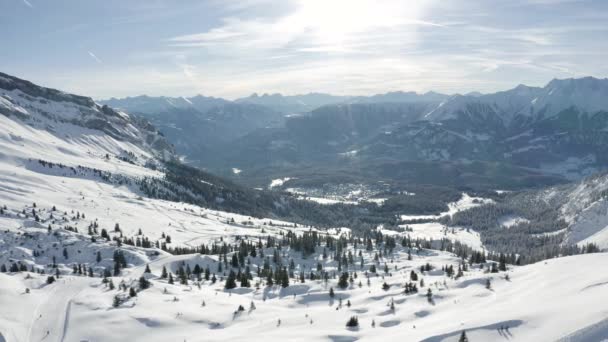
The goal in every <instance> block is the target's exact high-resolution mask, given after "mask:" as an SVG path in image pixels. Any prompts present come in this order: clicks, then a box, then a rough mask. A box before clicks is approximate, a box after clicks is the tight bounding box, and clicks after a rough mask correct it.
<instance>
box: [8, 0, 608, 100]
mask: <svg viewBox="0 0 608 342" xmlns="http://www.w3.org/2000/svg"><path fill="white" fill-rule="evenodd" d="M0 37H2V38H1V39H0V44H1V45H0V71H2V72H5V73H8V74H11V75H14V76H17V77H20V78H24V79H27V80H30V81H32V82H34V83H37V84H41V85H44V86H48V87H53V88H58V89H61V90H64V91H69V92H73V93H77V94H82V95H87V96H91V97H93V98H96V99H104V98H109V97H125V96H136V95H141V94H147V95H150V96H160V95H163V96H192V95H196V94H203V95H206V96H216V97H225V98H228V99H234V98H238V97H244V96H248V95H250V94H251V93H254V92H257V93H260V94H261V93H282V94H302V93H309V92H326V93H332V94H336V95H371V94H377V93H385V92H388V91H398V90H402V91H417V92H426V91H431V90H433V91H437V92H442V93H449V94H452V93H467V92H470V91H480V92H483V93H487V92H494V91H498V90H505V89H509V88H513V87H515V86H516V85H518V84H526V85H530V86H543V85H545V84H546V83H547V82H549V81H550V80H551V79H553V78H570V77H582V76H594V77H600V78H604V77H607V76H608V63H606V61H607V60H608V1H606V0H509V1H504V0H239V1H232V0H199V1H195V0H179V1H177V0H176V1H171V0H129V1H125V0H103V1H101V0H88V1H83V0H0Z"/></svg>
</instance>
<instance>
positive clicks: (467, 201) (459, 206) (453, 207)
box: [401, 193, 493, 221]
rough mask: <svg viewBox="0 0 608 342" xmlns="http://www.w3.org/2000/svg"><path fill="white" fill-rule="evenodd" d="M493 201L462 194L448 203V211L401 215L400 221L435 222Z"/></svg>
mask: <svg viewBox="0 0 608 342" xmlns="http://www.w3.org/2000/svg"><path fill="white" fill-rule="evenodd" d="M492 202H493V200H491V199H488V198H482V197H471V196H469V195H468V194H466V193H463V194H462V197H461V198H460V199H459V200H458V201H456V202H452V203H448V208H449V209H448V211H445V212H442V213H440V214H438V215H401V220H403V221H409V220H436V219H439V218H440V217H442V216H446V215H449V216H452V215H454V214H455V213H457V212H459V211H461V210H467V209H470V208H473V207H477V206H480V205H483V204H488V203H492Z"/></svg>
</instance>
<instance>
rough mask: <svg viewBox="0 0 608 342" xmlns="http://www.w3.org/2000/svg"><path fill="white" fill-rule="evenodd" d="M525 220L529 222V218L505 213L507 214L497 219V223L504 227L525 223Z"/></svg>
mask: <svg viewBox="0 0 608 342" xmlns="http://www.w3.org/2000/svg"><path fill="white" fill-rule="evenodd" d="M527 222H530V220H528V219H526V218H523V217H520V216H514V215H507V216H503V217H501V218H500V219H498V223H499V224H500V226H502V227H505V228H511V227H513V226H516V225H518V224H520V223H527Z"/></svg>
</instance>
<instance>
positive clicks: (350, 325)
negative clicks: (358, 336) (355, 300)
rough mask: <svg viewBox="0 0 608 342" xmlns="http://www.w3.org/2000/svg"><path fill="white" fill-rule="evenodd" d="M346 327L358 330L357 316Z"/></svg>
mask: <svg viewBox="0 0 608 342" xmlns="http://www.w3.org/2000/svg"><path fill="white" fill-rule="evenodd" d="M346 326H347V327H349V328H356V327H358V326H359V319H358V318H357V316H352V317H351V318H350V319H349V320H348V321H347V322H346Z"/></svg>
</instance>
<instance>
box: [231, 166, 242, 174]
mask: <svg viewBox="0 0 608 342" xmlns="http://www.w3.org/2000/svg"><path fill="white" fill-rule="evenodd" d="M241 172H243V170H241V169H237V168H236V167H233V168H232V173H234V174H235V175H238V174H239V173H241Z"/></svg>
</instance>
